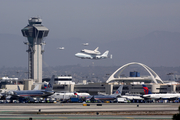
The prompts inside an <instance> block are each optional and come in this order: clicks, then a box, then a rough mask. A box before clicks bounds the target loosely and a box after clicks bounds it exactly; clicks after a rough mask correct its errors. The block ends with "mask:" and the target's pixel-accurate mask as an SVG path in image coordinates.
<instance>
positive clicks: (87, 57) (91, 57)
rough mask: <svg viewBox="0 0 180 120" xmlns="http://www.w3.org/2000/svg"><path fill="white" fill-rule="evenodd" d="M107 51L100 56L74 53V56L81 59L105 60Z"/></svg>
mask: <svg viewBox="0 0 180 120" xmlns="http://www.w3.org/2000/svg"><path fill="white" fill-rule="evenodd" d="M108 53H109V51H106V52H104V53H103V54H102V55H95V54H85V53H76V54H75V56H76V57H79V58H81V59H96V60H97V59H105V58H107V57H108Z"/></svg>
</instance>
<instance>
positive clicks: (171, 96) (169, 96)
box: [142, 84, 180, 100]
mask: <svg viewBox="0 0 180 120" xmlns="http://www.w3.org/2000/svg"><path fill="white" fill-rule="evenodd" d="M142 86H143V89H144V93H145V95H143V96H142V97H143V98H149V99H168V100H174V99H177V98H180V94H179V93H166V94H161V93H159V94H152V93H151V91H150V90H149V89H148V87H146V85H144V84H143V85H142Z"/></svg>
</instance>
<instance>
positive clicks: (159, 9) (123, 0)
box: [0, 0, 180, 63]
mask: <svg viewBox="0 0 180 120" xmlns="http://www.w3.org/2000/svg"><path fill="white" fill-rule="evenodd" d="M179 13H180V0H3V1H1V4H0V16H1V20H0V21H1V22H0V33H3V34H4V33H6V34H15V35H19V36H22V34H21V31H20V30H21V29H22V28H24V27H25V26H26V25H27V24H28V19H29V18H30V17H33V16H35V17H38V16H39V17H40V18H42V19H43V22H42V24H43V25H44V26H46V27H47V28H48V29H50V32H49V35H48V37H47V38H46V39H47V41H50V40H51V39H54V38H56V39H71V38H78V39H81V40H84V41H92V42H93V41H101V42H108V41H116V40H128V39H132V38H136V37H141V36H144V35H147V34H148V33H150V32H152V31H157V30H159V31H170V32H180V15H179ZM22 46H23V45H22ZM95 47H96V46H94V47H93V48H95ZM26 54H27V53H26ZM26 57H27V55H26ZM73 57H74V56H73ZM124 63H126V62H124Z"/></svg>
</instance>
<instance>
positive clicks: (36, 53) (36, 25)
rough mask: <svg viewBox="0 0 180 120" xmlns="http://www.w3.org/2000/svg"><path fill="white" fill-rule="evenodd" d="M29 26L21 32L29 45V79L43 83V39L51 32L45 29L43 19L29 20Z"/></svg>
mask: <svg viewBox="0 0 180 120" xmlns="http://www.w3.org/2000/svg"><path fill="white" fill-rule="evenodd" d="M28 22H29V25H27V26H26V27H24V28H23V29H22V30H21V32H22V34H23V36H24V37H27V40H28V41H27V42H26V43H25V44H26V45H28V50H27V52H28V79H34V80H37V81H38V82H42V53H43V52H44V50H43V49H42V48H43V45H44V44H45V42H44V41H43V38H44V37H46V36H47V35H48V33H49V30H48V29H47V28H46V27H44V26H43V25H42V24H41V23H42V19H40V18H37V17H32V18H30V19H29V20H28Z"/></svg>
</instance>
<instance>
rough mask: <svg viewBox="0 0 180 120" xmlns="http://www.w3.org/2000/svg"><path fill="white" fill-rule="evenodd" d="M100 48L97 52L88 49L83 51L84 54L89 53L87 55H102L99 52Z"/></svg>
mask: <svg viewBox="0 0 180 120" xmlns="http://www.w3.org/2000/svg"><path fill="white" fill-rule="evenodd" d="M98 49H99V47H97V48H96V49H95V50H87V49H83V50H81V52H82V53H87V54H91V55H99V54H101V53H100V52H99V51H98Z"/></svg>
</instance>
